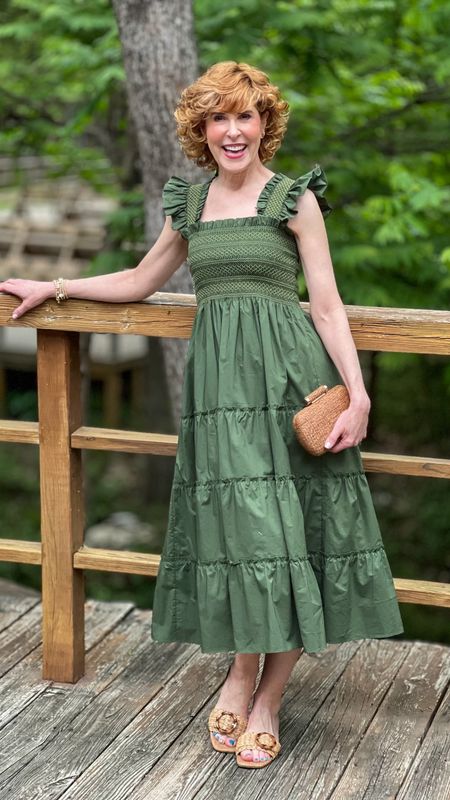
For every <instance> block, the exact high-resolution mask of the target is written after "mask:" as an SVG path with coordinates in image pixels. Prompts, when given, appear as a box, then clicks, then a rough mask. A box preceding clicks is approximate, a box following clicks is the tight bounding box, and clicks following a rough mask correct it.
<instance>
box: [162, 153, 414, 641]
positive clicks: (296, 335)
mask: <svg viewBox="0 0 450 800" xmlns="http://www.w3.org/2000/svg"><path fill="white" fill-rule="evenodd" d="M213 179H214V178H211V180H213ZM211 180H210V181H207V182H206V183H205V184H195V185H191V184H190V183H188V182H187V181H184V180H183V179H182V178H178V177H172V178H171V179H170V180H169V181H168V182H167V183H166V185H165V187H164V192H163V204H164V209H165V213H166V215H167V216H170V218H171V221H172V226H173V227H174V229H176V230H177V231H179V232H180V234H181V235H182V236H184V238H186V240H187V241H188V264H189V268H190V271H191V274H192V278H193V282H194V287H195V292H196V296H197V311H196V315H195V319H194V323H193V328H192V334H191V339H190V341H189V345H188V348H187V355H186V363H185V372H184V379H183V388H182V411H181V419H180V423H179V430H178V449H177V454H176V459H175V468H174V478H173V484H172V490H171V496H170V505H169V514H168V527H167V533H166V538H165V541H164V547H163V551H162V553H161V562H160V566H159V572H158V576H157V580H156V587H155V595H154V605H153V621H152V631H151V632H152V637H153V639H154V640H156V641H161V642H179V641H181V642H195V643H197V644H199V645H200V647H201V650H202V651H203V652H208V653H210V652H229V651H232V652H235V651H237V652H242V653H255V652H256V653H269V652H280V651H286V650H291V649H292V648H296V647H304V649H305V651H306V652H308V653H315V652H320V651H322V650H324V649H325V647H326V645H327V643H331V642H334V643H337V642H345V641H350V640H353V639H360V638H365V637H384V636H393V635H395V634H398V633H402V632H403V625H402V621H401V617H400V612H399V607H398V602H397V598H396V593H395V588H394V584H393V580H392V575H391V571H390V568H389V564H388V560H387V558H386V553H385V549H384V546H383V541H382V537H381V533H380V529H379V526H378V522H377V518H376V514H375V510H374V506H373V502H372V498H371V494H370V491H369V486H368V483H367V479H366V475H365V473H364V470H363V466H362V461H361V455H360V452H359V449H358V447H352V448H346V449H345V450H343V451H341V452H339V453H329V452H326V453H325V454H324V455H323V456H321V458H316V457H315V456H313V455H311V454H310V453H307V452H306V450H305V449H304V448H303V447H301V446H300V445H299V443H298V441H297V438H296V435H295V431H294V429H293V425H292V417H293V415H294V414H295V412H297V411H298V410H299V409H301V408H303V406H304V404H305V398H306V396H307V395H308V394H309V393H311V392H312V391H313V390H314V389H315V387H317V386H319V385H320V384H326V385H327V386H334V385H336V384H339V383H343V381H342V377H341V375H340V374H339V372H338V370H337V369H336V367H335V365H334V363H333V362H332V360H331V358H330V356H329V355H328V353H327V351H326V349H325V347H324V345H323V343H322V341H321V339H320V337H319V335H318V333H317V331H316V329H315V326H314V324H313V322H312V320H311V318H310V317H309V316H307V315H306V314H305V313H304V312H303V310H302V308H301V306H300V305H299V298H298V290H297V276H298V273H299V270H300V269H301V264H300V259H299V254H298V249H297V244H296V238H295V236H294V234H293V233H292V231H291V230H290V229H289V227H288V223H289V220H290V219H291V218H292V217H294V216H295V214H297V213H298V212H297V208H296V204H297V201H298V198H299V197H300V196H301V195H302V194H304V192H305V191H306V190H307V189H309V190H311V191H312V192H313V193H314V195H315V196H316V198H317V202H318V204H319V207H320V209H321V210H322V213H323V214H324V215H326V214H327V213H328V211H329V209H330V207H329V205H328V203H327V201H326V200H325V197H324V192H325V188H326V185H327V184H326V180H325V176H324V173H323V171H322V169H321V167H320V166H319V165H316V166H315V167H314V169H312V170H311V171H310V172H308V173H305V174H304V175H302V176H300V177H299V178H297V179H295V180H293V179H291V178H288V177H287V176H285V175H283V174H280V173H277V174H275V175H273V176H272V177H271V178H270V179H269V181H268V182H267V183H266V185H265V187H264V189H263V191H262V192H261V194H260V197H259V199H258V202H257V204H256V209H255V211H256V214H255V216H250V217H242V218H239V217H238V218H236V219H225V220H212V221H211V220H210V221H205V222H202V220H201V217H202V212H203V209H204V207H205V202H206V199H207V196H208V190H209V186H210V184H211Z"/></svg>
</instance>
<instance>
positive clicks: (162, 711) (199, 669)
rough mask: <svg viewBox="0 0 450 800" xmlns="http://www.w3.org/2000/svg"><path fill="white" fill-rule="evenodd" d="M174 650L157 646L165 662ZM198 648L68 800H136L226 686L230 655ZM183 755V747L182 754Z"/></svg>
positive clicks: (73, 788)
mask: <svg viewBox="0 0 450 800" xmlns="http://www.w3.org/2000/svg"><path fill="white" fill-rule="evenodd" d="M169 647H170V646H169V645H164V646H157V650H160V651H163V653H162V654H161V655H162V658H164V659H167V656H168V648H169ZM195 650H196V652H195V653H194V654H193V655H192V657H191V658H190V659H189V661H188V662H187V663H186V664H185V665H184V666H183V668H182V669H181V670H180V671H179V672H178V673H177V675H176V677H175V678H173V679H172V680H170V681H169V682H168V683H167V685H166V686H165V687H164V689H163V690H162V691H161V692H160V693H159V694H158V695H157V696H156V698H155V699H154V700H153V702H152V703H150V704H149V705H148V706H147V707H146V708H144V709H143V710H142V711H141V713H140V714H139V715H138V716H137V717H136V718H135V719H134V720H133V721H132V722H131V723H130V724H129V725H128V726H127V727H126V728H125V729H124V730H123V731H122V733H121V734H119V736H118V737H117V738H116V739H115V740H114V741H113V742H112V743H111V745H110V747H108V748H107V750H105V751H104V752H103V753H102V755H101V756H100V757H99V758H98V759H97V760H96V761H95V762H94V763H93V764H91V766H90V767H89V768H88V769H86V771H85V772H84V773H83V775H82V776H81V778H80V779H79V780H78V781H76V783H75V784H74V785H73V786H72V788H71V789H69V791H68V792H66V793H64V795H63V796H62V797H63V800H75V799H76V800H92V797H95V800H103V799H105V800H106V798H107V800H119V798H128V797H133V798H134V796H135V794H134V790H135V789H136V787H137V786H138V784H139V783H140V781H141V780H142V778H143V777H144V776H145V775H147V773H148V772H149V771H150V770H151V768H152V766H153V765H154V764H155V763H156V762H157V761H158V759H159V758H160V757H161V755H162V754H163V753H164V752H165V751H166V750H167V749H168V748H170V747H171V746H172V745H173V743H174V742H176V741H177V740H178V737H180V735H181V734H182V733H183V731H184V730H185V729H186V728H190V727H191V723H192V719H193V718H195V716H196V714H198V712H199V710H200V709H202V707H203V706H204V704H205V703H206V702H208V700H209V698H210V696H211V695H212V694H213V693H214V692H215V691H216V690H217V688H218V686H219V685H220V684H221V683H222V682H223V679H224V676H225V671H226V670H225V664H226V661H225V659H226V656H225V654H219V655H217V656H216V655H213V656H211V655H210V654H207V655H206V654H202V653H201V652H200V650H199V648H198V647H197V646H196V647H195ZM203 752H204V756H205V758H206V757H207V754H208V755H209V753H208V751H206V752H205V750H204V746H203ZM181 755H182V753H181V752H180V750H179V748H177V756H181ZM174 766H175V764H174ZM152 787H153V788H152V794H151V797H152V800H153V797H155V798H156V797H157V796H158V794H156V793H155V792H156V784H155V783H154V782H152ZM192 796H193V795H192ZM146 797H147V798H148V797H149V795H148V793H147V795H146ZM172 797H173V796H172Z"/></svg>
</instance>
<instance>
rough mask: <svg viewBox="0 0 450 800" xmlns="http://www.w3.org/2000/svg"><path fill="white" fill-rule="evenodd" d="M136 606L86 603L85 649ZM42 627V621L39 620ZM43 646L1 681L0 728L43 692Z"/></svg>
mask: <svg viewBox="0 0 450 800" xmlns="http://www.w3.org/2000/svg"><path fill="white" fill-rule="evenodd" d="M132 608H134V606H133V604H132V603H110V604H108V603H98V602H95V601H93V600H90V601H88V602H87V603H86V608H85V613H86V649H87V651H89V650H90V649H91V648H92V647H94V646H95V645H96V644H98V643H99V642H100V641H101V640H102V639H103V638H104V637H105V636H106V635H107V634H108V633H109V632H110V631H111V630H112V629H113V628H114V627H115V626H116V625H117V623H118V622H120V620H122V619H123V618H124V617H125V616H126V615H127V614H128V613H129V612H130V611H131V609H132ZM39 629H40V622H39ZM49 685H50V681H46V680H43V679H42V645H40V646H39V647H36V648H35V649H34V650H32V651H31V652H30V653H28V655H26V656H24V658H22V659H21V660H20V661H19V662H18V663H17V664H15V666H14V667H13V668H12V669H10V670H9V672H8V673H7V674H5V675H4V676H3V677H2V679H1V681H0V689H1V691H0V731H1V729H2V728H3V727H4V726H5V725H6V724H7V723H8V722H10V721H11V720H12V719H13V718H14V717H16V716H17V715H18V714H20V713H21V711H22V710H23V709H24V708H25V707H26V706H27V705H29V703H32V702H33V700H34V699H35V698H36V697H38V696H39V695H40V694H42V693H43V692H44V691H45V689H46V687H47V686H49Z"/></svg>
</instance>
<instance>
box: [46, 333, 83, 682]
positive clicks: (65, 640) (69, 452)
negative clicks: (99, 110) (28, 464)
mask: <svg viewBox="0 0 450 800" xmlns="http://www.w3.org/2000/svg"><path fill="white" fill-rule="evenodd" d="M37 376H38V398H39V426H40V448H39V452H40V472H41V541H42V612H43V632H42V635H43V677H44V679H47V680H55V681H64V682H69V683H74V682H75V681H77V680H78V678H80V677H81V675H83V673H84V577H83V573H82V572H80V571H78V570H74V569H73V553H74V552H75V551H76V550H78V549H79V548H80V547H81V546H82V544H83V530H84V506H83V491H82V473H81V451H80V450H73V449H72V448H71V446H70V436H71V433H72V431H73V430H75V429H76V428H78V427H79V426H80V424H81V399H80V361H79V336H78V333H61V332H60V331H57V330H54V331H44V330H39V331H38V361H37Z"/></svg>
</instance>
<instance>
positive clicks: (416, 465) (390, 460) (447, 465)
mask: <svg viewBox="0 0 450 800" xmlns="http://www.w3.org/2000/svg"><path fill="white" fill-rule="evenodd" d="M361 456H362V460H363V466H364V469H365V470H366V472H382V473H385V474H392V475H417V476H418V477H420V478H447V479H449V478H450V460H449V459H447V458H423V457H422V456H397V455H393V454H391V453H363V452H362V453H361Z"/></svg>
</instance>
